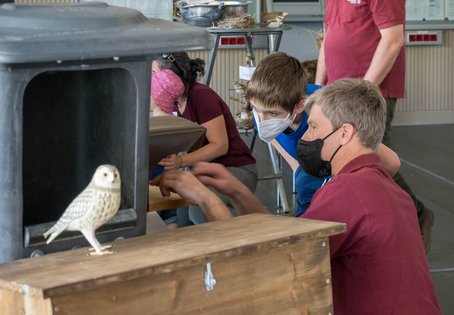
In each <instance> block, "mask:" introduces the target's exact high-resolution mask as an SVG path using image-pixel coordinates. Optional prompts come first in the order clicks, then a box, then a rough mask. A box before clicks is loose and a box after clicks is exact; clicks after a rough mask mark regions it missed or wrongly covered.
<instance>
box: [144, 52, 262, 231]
mask: <svg viewBox="0 0 454 315" xmlns="http://www.w3.org/2000/svg"><path fill="white" fill-rule="evenodd" d="M204 67H205V62H204V61H203V60H202V59H199V58H196V59H191V58H189V56H188V54H187V53H185V52H177V53H168V54H160V55H157V56H156V57H155V59H154V61H153V64H152V70H153V71H155V72H158V71H162V70H165V69H168V70H171V71H173V72H174V73H175V74H177V75H178V76H179V77H180V78H181V80H182V81H183V84H184V86H185V90H184V92H183V94H182V95H181V97H179V99H178V100H177V102H176V103H175V104H174V108H173V110H172V112H173V113H175V114H176V115H178V116H179V117H183V118H185V119H188V120H190V121H192V122H195V123H198V124H200V125H202V126H204V127H205V128H206V137H205V142H204V145H203V146H202V147H201V148H200V149H198V150H195V151H193V152H190V153H188V154H184V155H171V156H169V157H166V158H164V159H163V160H161V161H160V162H159V164H160V165H162V166H163V167H164V169H166V170H169V169H177V168H181V167H186V166H188V167H191V166H192V165H193V164H194V163H196V162H200V161H211V162H216V163H219V164H222V165H224V166H226V167H227V168H228V170H229V171H230V172H231V173H232V174H233V175H234V176H235V177H236V178H238V179H239V180H240V181H241V182H243V183H244V184H245V185H246V186H247V187H248V188H249V189H250V190H251V191H252V192H254V191H255V188H256V185H257V169H256V166H255V163H256V161H255V159H254V157H253V156H252V154H251V153H250V151H249V148H248V147H247V145H246V144H245V143H244V141H243V140H242V139H241V137H240V135H239V133H238V129H237V127H236V123H235V120H234V118H233V116H232V114H231V112H230V109H229V107H228V106H227V104H226V103H225V102H224V101H223V100H222V98H221V97H220V96H219V95H218V94H216V92H215V91H213V90H212V89H211V88H210V87H208V86H206V85H204V84H201V83H198V82H197V79H198V78H199V77H200V76H202V75H203V74H204V70H205V69H204ZM169 93H170V91H169ZM221 197H222V196H221ZM223 201H224V202H225V203H226V204H227V205H228V204H229V200H228V198H223ZM188 211H189V219H190V220H191V221H192V222H193V223H197V224H198V223H203V222H205V221H206V220H205V216H204V214H203V211H202V210H201V209H200V208H199V207H197V206H190V207H189V209H188ZM232 211H234V209H233V208H232Z"/></svg>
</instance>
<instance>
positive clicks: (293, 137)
mask: <svg viewBox="0 0 454 315" xmlns="http://www.w3.org/2000/svg"><path fill="white" fill-rule="evenodd" d="M307 81H308V74H307V73H306V71H305V69H304V68H303V66H302V65H301V63H300V61H299V60H298V59H296V58H294V57H291V56H289V55H287V54H285V53H282V52H277V53H274V54H270V55H268V56H266V57H265V58H264V59H262V61H261V62H260V63H259V65H258V66H257V68H256V70H255V71H254V74H253V75H252V78H251V80H250V81H249V82H248V85H247V89H246V97H247V100H248V101H249V103H250V104H251V106H252V109H253V110H252V112H253V115H254V120H255V124H256V128H257V131H258V135H259V137H260V138H261V139H262V140H263V141H265V142H268V143H271V144H272V145H273V146H274V147H275V148H276V150H277V151H278V152H279V153H280V154H281V155H282V157H283V158H284V159H285V160H286V161H287V163H288V164H289V165H290V167H291V168H292V170H293V172H294V173H295V189H296V201H297V205H296V209H295V216H300V215H302V214H303V213H304V212H305V211H306V209H307V208H308V207H309V205H310V202H311V200H312V196H313V195H314V193H315V191H316V190H317V189H318V188H320V187H321V186H322V185H323V183H324V182H325V181H327V180H329V177H324V176H323V174H320V173H313V172H312V174H308V170H307V169H306V170H305V169H304V168H302V167H301V165H300V164H301V161H300V160H299V158H298V153H297V152H298V143H299V141H300V139H301V137H302V135H303V134H304V133H305V132H306V130H307V128H308V126H307V114H306V113H305V112H304V100H305V98H306V96H307V95H310V94H312V93H313V92H314V91H315V90H317V89H318V88H320V86H318V85H314V84H307ZM378 154H379V155H380V158H381V161H382V165H383V166H384V168H385V169H386V170H387V171H388V172H389V173H390V174H391V175H393V174H394V173H395V172H397V170H398V169H399V167H400V161H399V157H398V156H397V154H395V153H394V152H393V151H392V150H390V149H389V148H387V147H386V146H384V145H380V147H379V150H378ZM309 172H310V170H309Z"/></svg>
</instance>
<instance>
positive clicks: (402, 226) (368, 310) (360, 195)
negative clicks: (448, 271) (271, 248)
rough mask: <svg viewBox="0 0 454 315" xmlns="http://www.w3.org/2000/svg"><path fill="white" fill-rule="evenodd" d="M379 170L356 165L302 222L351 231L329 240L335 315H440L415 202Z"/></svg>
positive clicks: (323, 192)
mask: <svg viewBox="0 0 454 315" xmlns="http://www.w3.org/2000/svg"><path fill="white" fill-rule="evenodd" d="M379 163H380V159H379V157H378V156H377V155H375V154H367V155H362V156H359V157H357V158H356V159H354V160H352V161H350V162H349V163H348V164H347V165H345V166H344V167H343V168H342V170H341V171H340V172H339V173H338V174H337V175H336V176H334V177H333V179H332V180H331V181H330V182H328V183H326V184H325V185H324V186H323V187H321V188H320V189H319V190H318V191H317V193H316V194H315V195H314V198H313V199H312V203H311V205H310V207H309V209H308V210H307V211H306V213H305V214H304V215H302V217H303V218H307V219H316V220H327V221H337V222H343V223H346V224H347V232H346V233H343V234H340V235H335V236H332V237H331V238H330V251H331V253H330V254H331V272H332V286H333V300H334V314H336V315H355V314H358V315H359V314H361V315H362V314H377V315H383V314H399V315H405V314H408V315H418V314H421V315H423V314H424V315H426V314H431V315H434V314H440V313H441V311H440V307H439V305H438V301H437V297H436V295H435V288H434V284H433V282H432V278H431V276H430V272H429V267H428V264H427V261H426V256H425V253H424V249H423V245H422V240H421V235H420V231H419V226H418V220H417V216H416V210H415V206H414V204H413V201H412V200H411V198H410V197H409V196H408V194H407V193H406V192H405V191H403V190H402V189H401V188H400V187H399V186H398V185H397V184H395V182H394V181H393V180H392V178H391V177H390V176H389V175H388V174H387V173H386V172H385V170H384V169H383V168H382V167H381V166H380V164H379Z"/></svg>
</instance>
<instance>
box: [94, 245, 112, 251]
mask: <svg viewBox="0 0 454 315" xmlns="http://www.w3.org/2000/svg"><path fill="white" fill-rule="evenodd" d="M111 248H113V245H112V244H109V245H101V247H100V249H101V251H103V250H106V249H111ZM88 251H89V252H94V251H96V249H95V248H93V247H90V248H89V249H88Z"/></svg>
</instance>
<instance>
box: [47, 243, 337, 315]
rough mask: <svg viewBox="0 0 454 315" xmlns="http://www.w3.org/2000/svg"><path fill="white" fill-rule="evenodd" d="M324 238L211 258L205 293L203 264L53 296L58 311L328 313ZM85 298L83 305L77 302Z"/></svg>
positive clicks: (228, 314)
mask: <svg viewBox="0 0 454 315" xmlns="http://www.w3.org/2000/svg"><path fill="white" fill-rule="evenodd" d="M326 242H327V238H322V239H315V240H309V241H307V240H298V241H296V242H294V243H292V244H290V245H288V246H283V247H275V248H273V249H271V250H266V249H263V250H260V251H259V252H249V253H245V254H244V255H242V256H233V257H230V258H225V259H223V260H220V261H213V262H212V271H213V273H214V276H215V278H216V281H217V283H216V285H215V287H214V289H213V290H212V291H207V290H206V289H205V286H204V283H203V277H204V272H205V267H204V265H198V266H193V267H190V268H185V269H182V270H177V271H172V272H170V273H164V274H159V275H148V276H145V277H143V278H136V279H131V280H130V281H125V282H123V283H110V284H106V285H105V286H102V287H98V288H97V289H96V290H89V291H86V292H78V293H76V294H71V295H66V296H58V297H55V298H54V305H55V307H57V308H58V309H59V313H60V314H81V315H85V314H89V313H90V311H93V310H96V314H99V315H108V314H109V315H110V314H149V315H154V314H181V315H185V314H188V315H189V314H210V315H224V314H225V315H231V314H261V315H275V314H282V315H293V314H295V315H296V314H298V315H300V314H311V315H313V314H323V315H326V314H329V312H331V313H332V299H331V294H332V293H331V285H330V281H327V280H330V264H329V249H328V246H327V245H326ZM80 301H83V303H80Z"/></svg>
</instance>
